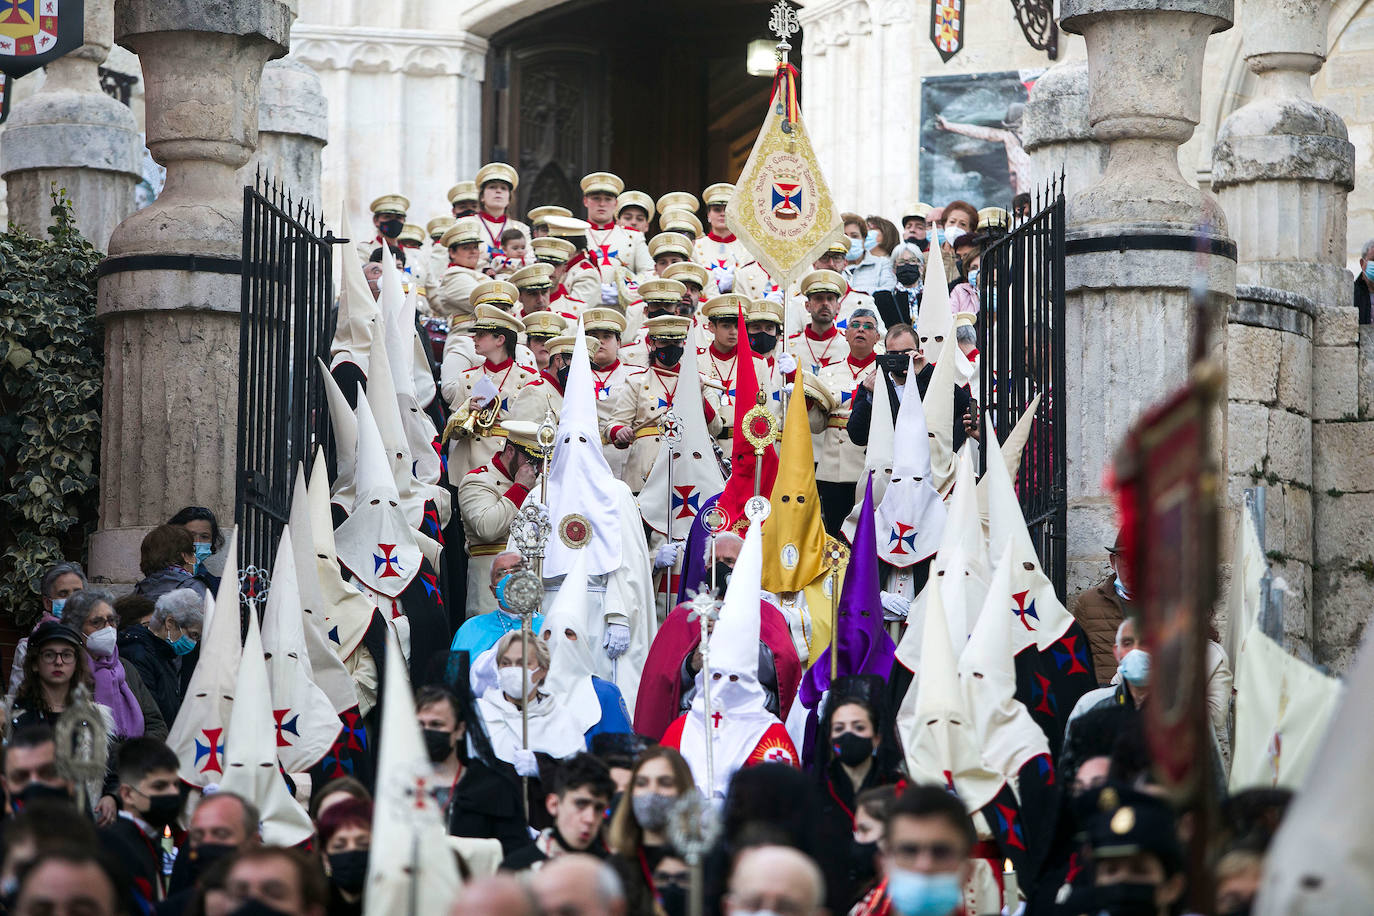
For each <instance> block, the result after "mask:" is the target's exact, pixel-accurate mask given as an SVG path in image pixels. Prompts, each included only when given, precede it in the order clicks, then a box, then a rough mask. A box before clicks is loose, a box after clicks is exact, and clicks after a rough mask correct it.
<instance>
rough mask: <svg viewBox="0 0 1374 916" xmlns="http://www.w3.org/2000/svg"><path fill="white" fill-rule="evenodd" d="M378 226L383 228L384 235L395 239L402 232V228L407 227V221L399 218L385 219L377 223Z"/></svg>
mask: <svg viewBox="0 0 1374 916" xmlns="http://www.w3.org/2000/svg"><path fill="white" fill-rule="evenodd" d="M377 228H378V229H380V230H381V232H382V235H384V236H386V237H387V238H389V239H394V238H395V237H396V236H398V235H400V234H401V230H402V229H404V228H405V223H404V222H403V221H402V220H399V219H384V220H382V221H381V222H380V223H378V224H377Z"/></svg>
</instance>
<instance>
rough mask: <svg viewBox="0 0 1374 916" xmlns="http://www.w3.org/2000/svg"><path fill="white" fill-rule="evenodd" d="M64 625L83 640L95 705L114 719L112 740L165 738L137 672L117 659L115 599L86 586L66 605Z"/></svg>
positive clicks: (159, 715)
mask: <svg viewBox="0 0 1374 916" xmlns="http://www.w3.org/2000/svg"><path fill="white" fill-rule="evenodd" d="M64 620H65V622H66V624H67V625H68V626H70V627H71V628H72V629H74V630H76V631H77V632H79V633H81V635H82V636H84V637H85V640H86V657H87V658H88V659H89V661H90V665H91V674H92V676H94V678H95V701H96V702H97V703H99V704H100V705H101V706H104V707H105V708H106V709H108V710H110V714H111V715H112V716H113V718H114V731H113V733H112V737H114V738H118V739H125V738H140V737H143V736H144V735H147V736H148V737H149V738H157V739H158V740H162V739H163V738H166V737H167V722H166V721H165V720H164V719H163V717H162V711H161V710H160V709H159V708H158V705H157V700H156V699H154V697H153V695H152V693H150V692H149V691H148V688H147V687H145V686H144V684H143V679H142V678H141V677H140V676H139V674H138V669H137V668H135V667H134V666H133V665H128V666H126V665H125V664H124V663H123V662H122V661H120V658H119V645H118V640H119V635H118V634H119V617H118V616H116V614H115V610H114V595H113V594H111V593H110V592H109V591H108V590H106V589H103V588H97V587H95V586H87V587H86V588H84V589H82V590H81V591H79V592H77V593H76V594H75V595H72V597H71V600H69V601H68V602H67V609H66V615H65V618H64Z"/></svg>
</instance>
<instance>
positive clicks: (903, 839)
mask: <svg viewBox="0 0 1374 916" xmlns="http://www.w3.org/2000/svg"><path fill="white" fill-rule="evenodd" d="M974 839H975V837H974V832H973V824H972V822H970V821H969V817H968V813H967V812H966V811H965V810H964V805H963V802H961V801H959V798H958V797H957V796H955V795H953V794H951V793H949V792H947V791H946V790H945V788H944V787H943V786H928V785H913V786H908V787H907V788H906V790H905V791H904V792H902V794H901V795H900V796H898V797H897V799H896V801H894V802H893V803H892V807H891V808H890V809H889V810H888V815H887V827H886V829H885V830H884V832H883V839H882V842H881V844H880V848H881V850H882V864H883V876H884V880H883V882H882V883H881V884H880V885H878V887H877V888H875V889H874V890H873V891H872V892H870V893H869V894H868V895H867V896H866V897H865V898H864V900H863V901H862V903H861V904H860V906H859V907H856V908H855V910H854V912H855V913H864V914H876V913H885V912H890V911H891V910H896V911H897V912H899V913H923V914H931V916H945V914H948V913H953V912H956V911H957V910H958V909H959V907H960V905H961V904H962V902H963V883H964V881H965V879H967V877H968V874H969V869H970V868H971V863H970V861H969V857H968V856H969V851H970V850H971V849H972V848H973V843H974Z"/></svg>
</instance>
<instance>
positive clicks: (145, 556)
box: [134, 525, 205, 601]
mask: <svg viewBox="0 0 1374 916" xmlns="http://www.w3.org/2000/svg"><path fill="white" fill-rule="evenodd" d="M138 568H139V569H140V570H141V571H142V572H143V578H142V579H140V580H139V581H138V584H136V585H135V586H134V591H136V592H138V593H139V594H140V595H147V596H148V597H149V598H152V599H153V600H154V601H156V600H157V599H158V598H161V597H162V596H163V595H165V594H167V593H168V592H170V591H175V590H176V589H179V588H189V589H192V590H193V591H194V592H195V593H196V594H197V595H201V596H204V595H205V583H204V582H202V581H200V580H199V579H197V578H195V569H196V546H195V542H194V541H192V540H191V533H190V532H189V531H187V530H186V529H185V528H184V527H182V526H181V525H158V526H157V527H156V528H154V529H153V530H152V531H149V532H148V534H147V535H145V536H144V538H143V543H142V544H141V545H140V546H139V559H138Z"/></svg>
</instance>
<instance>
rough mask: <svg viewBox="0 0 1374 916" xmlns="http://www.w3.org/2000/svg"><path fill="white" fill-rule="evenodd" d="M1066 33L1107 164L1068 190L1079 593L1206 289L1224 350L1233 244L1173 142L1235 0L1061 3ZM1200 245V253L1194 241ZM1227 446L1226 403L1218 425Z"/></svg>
mask: <svg viewBox="0 0 1374 916" xmlns="http://www.w3.org/2000/svg"><path fill="white" fill-rule="evenodd" d="M1060 10H1061V14H1062V18H1061V25H1062V26H1063V28H1064V30H1065V31H1067V32H1071V33H1076V34H1081V35H1082V36H1083V38H1084V41H1085V42H1086V45H1087V52H1088V120H1089V122H1090V123H1091V125H1092V131H1093V136H1094V137H1095V138H1096V139H1097V140H1098V141H1100V142H1102V143H1103V144H1105V145H1106V147H1107V148H1108V159H1107V164H1106V168H1105V169H1104V170H1103V172H1102V175H1101V177H1100V178H1099V179H1098V180H1097V181H1096V182H1095V183H1093V184H1091V185H1089V186H1088V187H1086V188H1084V189H1083V190H1081V191H1079V192H1078V193H1077V194H1075V195H1074V196H1073V197H1072V198H1071V200H1070V201H1069V225H1068V231H1067V233H1066V252H1067V256H1066V265H1065V277H1066V288H1067V320H1066V337H1067V344H1068V352H1069V353H1070V354H1071V355H1072V358H1073V359H1074V360H1075V361H1077V362H1076V363H1075V371H1073V372H1070V373H1068V379H1067V384H1068V391H1067V396H1068V397H1067V401H1068V408H1067V409H1068V417H1069V424H1068V429H1067V440H1068V443H1067V445H1068V449H1067V451H1068V454H1067V458H1068V491H1069V516H1070V517H1069V543H1068V572H1069V584H1070V591H1071V592H1073V591H1077V590H1080V589H1082V588H1084V587H1086V586H1087V585H1089V584H1091V582H1093V581H1094V580H1096V579H1097V578H1098V577H1100V576H1101V575H1102V574H1103V573H1105V571H1106V566H1105V560H1106V557H1105V552H1104V550H1103V545H1104V544H1110V543H1112V539H1113V538H1114V537H1115V534H1116V531H1115V528H1116V521H1115V516H1114V509H1113V501H1112V494H1110V493H1108V492H1106V491H1104V489H1103V486H1102V481H1103V472H1104V470H1105V469H1106V468H1107V467H1108V465H1109V464H1110V462H1111V460H1112V457H1113V454H1114V451H1115V449H1116V447H1117V445H1118V443H1120V441H1121V439H1122V437H1123V436H1124V434H1125V432H1126V430H1127V428H1128V427H1129V426H1130V425H1131V423H1133V422H1134V421H1135V419H1136V418H1137V417H1138V416H1139V414H1140V413H1141V412H1142V411H1143V410H1145V409H1146V408H1147V407H1149V406H1150V405H1151V404H1153V403H1155V402H1157V401H1159V400H1161V399H1162V398H1164V397H1165V396H1166V395H1167V394H1168V393H1169V392H1171V391H1174V390H1176V389H1177V388H1179V387H1180V386H1182V385H1183V384H1184V383H1185V381H1186V380H1187V377H1188V364H1189V349H1190V342H1191V340H1192V338H1193V334H1194V331H1195V330H1196V328H1195V325H1196V323H1197V322H1196V315H1197V313H1196V311H1195V310H1194V308H1193V305H1192V296H1191V292H1190V288H1191V287H1193V286H1195V285H1197V286H1199V287H1201V288H1202V289H1203V290H1205V303H1206V308H1205V309H1204V312H1203V315H1204V321H1205V323H1206V329H1207V332H1208V342H1209V345H1210V347H1211V349H1212V351H1213V353H1214V354H1215V355H1216V356H1217V357H1218V358H1220V359H1221V360H1222V362H1223V364H1224V361H1225V354H1226V315H1227V312H1228V310H1229V308H1230V305H1231V303H1232V302H1234V300H1235V292H1236V281H1235V245H1234V243H1232V242H1231V240H1230V239H1228V238H1227V237H1226V222H1225V219H1224V217H1223V216H1222V212H1221V208H1220V207H1219V206H1218V205H1217V203H1216V201H1215V199H1213V198H1212V197H1211V195H1209V194H1207V193H1206V192H1204V191H1200V190H1198V189H1197V188H1194V187H1193V186H1191V185H1190V184H1188V182H1187V181H1185V180H1184V178H1183V175H1182V174H1181V172H1180V171H1179V167H1178V147H1179V145H1180V144H1182V143H1183V142H1184V141H1185V140H1187V139H1188V137H1189V136H1191V135H1192V132H1193V129H1194V127H1196V125H1197V122H1198V118H1199V115H1200V110H1201V104H1202V85H1201V80H1202V59H1203V51H1204V50H1205V48H1206V46H1207V39H1208V36H1210V35H1211V34H1212V33H1213V32H1217V31H1221V30H1223V29H1226V28H1228V27H1229V26H1230V24H1231V15H1232V3H1231V0H1063V2H1062V5H1061V7H1060ZM1199 247H1200V248H1201V251H1202V254H1198V253H1197V251H1198V249H1199ZM1213 430H1214V433H1213V442H1214V450H1215V451H1216V453H1217V455H1218V456H1219V457H1218V462H1219V463H1220V461H1221V459H1220V456H1221V455H1224V454H1225V439H1226V425H1225V412H1224V411H1222V410H1218V411H1217V415H1216V417H1215V419H1214V423H1213Z"/></svg>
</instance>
